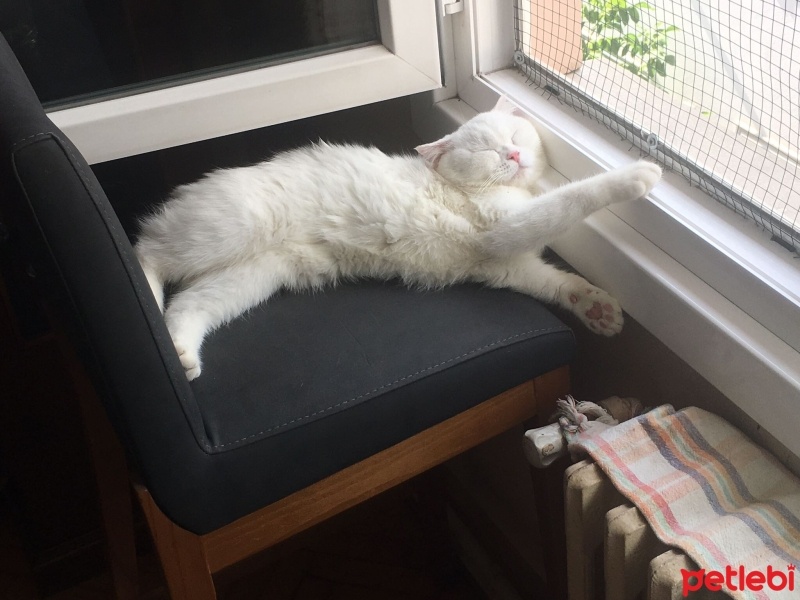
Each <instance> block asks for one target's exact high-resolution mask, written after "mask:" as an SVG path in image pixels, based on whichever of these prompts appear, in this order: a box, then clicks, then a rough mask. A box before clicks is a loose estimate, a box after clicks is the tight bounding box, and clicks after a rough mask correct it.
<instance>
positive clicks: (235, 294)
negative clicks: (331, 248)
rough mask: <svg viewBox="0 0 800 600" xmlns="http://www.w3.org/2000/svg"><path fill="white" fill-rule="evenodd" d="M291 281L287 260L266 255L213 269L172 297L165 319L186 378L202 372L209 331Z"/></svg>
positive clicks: (191, 377) (193, 377) (192, 377)
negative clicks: (204, 347)
mask: <svg viewBox="0 0 800 600" xmlns="http://www.w3.org/2000/svg"><path fill="white" fill-rule="evenodd" d="M287 281H289V272H288V268H287V266H286V264H285V263H284V261H282V260H280V259H278V258H275V257H269V256H267V257H262V258H261V259H259V260H257V261H255V260H254V261H250V262H247V263H242V264H238V265H233V266H230V267H227V268H225V269H223V270H220V271H213V272H211V273H208V274H206V275H203V276H201V277H199V278H197V279H195V280H193V281H192V282H191V283H190V284H189V285H187V286H186V287H185V288H184V289H182V290H181V291H179V292H178V293H177V294H175V296H173V297H172V299H171V301H170V302H169V305H168V306H167V310H166V312H165V313H164V320H165V321H166V324H167V329H168V330H169V333H170V335H171V336H172V342H173V343H174V344H175V350H176V351H177V352H178V357H179V358H180V361H181V364H182V365H183V368H184V369H185V370H186V377H187V378H188V379H189V380H190V381H191V380H192V379H195V378H196V377H198V376H199V375H200V372H201V370H202V364H201V361H200V346H201V345H202V343H203V338H205V336H206V334H208V333H209V332H210V331H212V330H214V329H215V328H217V327H219V326H220V325H222V324H224V323H227V322H228V321H230V320H231V319H234V318H236V317H238V316H239V315H241V314H242V313H244V312H245V311H247V310H248V309H250V308H252V307H253V306H255V305H256V304H258V303H259V302H261V301H263V300H266V299H267V298H268V297H269V296H271V295H272V294H274V293H275V292H276V291H277V290H278V289H279V288H280V287H281V286H282V285H284V284H285V283H286V282H287Z"/></svg>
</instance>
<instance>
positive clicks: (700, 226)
mask: <svg viewBox="0 0 800 600" xmlns="http://www.w3.org/2000/svg"><path fill="white" fill-rule="evenodd" d="M462 1H463V5H464V10H463V13H459V14H456V15H453V17H452V18H451V19H450V20H449V21H446V22H445V26H446V29H445V32H446V33H447V34H448V35H450V34H451V35H452V39H453V44H452V51H451V52H449V53H448V52H446V53H445V54H444V64H445V65H452V67H453V69H454V73H455V74H454V75H453V74H452V73H453V72H450V71H447V70H446V71H445V77H446V81H447V82H448V84H449V85H448V87H447V89H446V90H445V92H446V93H441V92H440V93H438V94H437V95H436V97H435V98H436V99H437V100H439V102H438V104H437V105H435V106H434V108H433V109H432V110H430V111H429V112H425V111H424V110H422V109H420V112H421V114H420V116H419V118H418V120H419V122H420V123H425V124H426V125H427V124H429V123H437V122H438V127H439V129H438V130H437V131H436V133H439V131H441V130H446V129H447V128H452V126H453V125H454V124H457V123H459V122H462V121H463V120H465V119H466V118H469V116H470V111H481V110H488V109H490V108H491V107H492V106H493V104H494V103H495V102H496V101H497V97H498V95H499V94H505V95H506V96H508V97H509V98H510V99H511V100H512V101H514V102H516V103H518V104H519V105H520V106H521V107H522V108H523V109H525V110H526V112H527V113H528V115H529V116H530V118H531V119H532V120H533V121H534V123H535V124H536V126H537V129H538V130H539V132H540V134H541V136H542V139H543V141H544V144H545V148H546V150H547V153H548V158H549V162H550V164H551V166H552V167H553V168H552V170H551V172H550V175H551V176H552V178H553V183H559V182H564V181H565V180H571V179H572V180H574V179H579V178H582V177H586V176H590V175H593V174H595V173H598V172H600V171H602V170H604V169H609V168H615V167H618V166H622V165H624V164H627V163H629V162H630V161H631V160H635V159H637V158H639V157H641V156H642V154H645V155H647V154H649V144H646V145H645V144H641V143H639V144H638V145H637V142H634V141H633V138H638V139H639V140H643V141H646V140H647V139H648V137H649V134H650V133H652V131H646V132H645V133H646V134H647V135H643V132H642V129H644V128H643V127H642V128H637V127H631V126H630V125H628V126H627V127H629V129H630V132H628V130H627V129H626V125H625V123H626V121H625V120H624V119H620V118H619V117H618V116H617V115H616V113H613V112H612V111H610V110H599V111H598V110H596V106H595V105H597V106H600V107H601V108H603V106H602V105H601V104H600V103H598V102H594V104H589V103H588V102H587V105H588V106H590V107H591V108H592V109H595V113H594V114H590V116H594V117H595V118H590V116H587V115H584V114H582V112H587V113H591V111H590V110H588V109H584V110H583V111H582V110H581V105H580V104H577V103H572V102H569V99H568V98H567V96H568V95H569V94H567V93H565V92H572V89H571V88H572V87H578V86H579V85H584V86H585V87H591V83H592V80H591V78H589V77H587V81H584V82H583V83H582V84H580V83H579V84H575V83H573V82H570V81H569V80H568V79H567V77H565V75H568V74H569V73H570V72H574V71H572V69H571V68H570V65H569V62H570V60H572V61H574V63H575V64H579V65H580V64H584V63H588V62H590V61H589V60H584V57H583V50H584V46H583V39H584V38H583V34H584V32H582V31H581V29H582V27H581V25H582V20H583V18H582V12H583V5H582V3H581V1H580V0H552V1H550V0H536V2H537V4H532V3H531V1H530V0H525V1H524V3H523V0H462ZM616 4H619V2H616ZM651 4H652V3H651ZM731 4H732V3H731ZM537 6H538V8H537ZM553 7H562V9H563V11H562V12H561V13H556V12H553V11H551V13H550V15H549V23H548V24H546V25H544V26H542V27H541V28H542V29H544V30H545V31H544V32H541V31H540V32H538V33H535V34H534V32H535V28H534V26H533V20H532V19H531V18H527V20H523V19H521V18H520V12H519V11H520V9H526V11H527V13H528V15H536V14H539V13H536V11H537V10H539V11H540V13H541V10H542V9H543V8H553ZM638 8H639V9H643V8H644V7H638ZM762 12H763V13H764V14H767V13H766V11H762ZM577 15H580V16H577ZM638 16H639V17H640V20H641V15H638ZM657 19H658V20H661V21H664V19H663V18H662V17H660V16H659V17H657ZM630 20H631V19H630V16H629V21H630ZM526 23H527V24H526ZM779 25H780V24H779V23H777V22H776V23H775V27H776V28H779ZM612 29H613V28H612ZM623 31H624V28H623ZM715 31H716V30H715ZM665 33H668V35H669V36H673V35H674V34H675V33H676V31H675V30H671V31H669V32H665ZM759 35H760V34H759ZM548 36H549V37H548ZM445 37H446V36H445ZM539 40H541V43H540V46H539V47H538V48H537V46H536V44H537V42H539ZM556 40H571V43H570V44H566V43H565V42H563V41H562V42H556ZM523 42H524V44H526V45H527V49H528V53H527V54H523V55H520V54H518V53H517V51H519V50H521V49H522V44H523ZM559 44H560V46H559ZM547 46H549V47H551V48H554V51H552V52H551V53H550V55H549V57H548V56H546V55H544V53H543V52H542V49H543V48H545V47H547ZM601 49H602V48H601ZM667 49H669V50H670V51H671V54H673V55H675V56H677V55H676V50H673V47H672V46H671V45H668V46H667ZM610 50H611V51H612V52H613V51H614V48H610ZM537 51H538V52H539V63H540V64H541V65H542V66H541V67H535V66H534V65H535V64H537V63H534V62H533V58H532V57H534V56H535V54H536V52H537ZM637 54H638V53H637ZM783 54H785V52H784V53H783ZM543 57H544V58H543ZM548 58H549V63H548V62H547V59H548ZM594 60H595V64H596V66H597V68H596V71H598V72H600V74H602V71H603V70H605V71H606V72H607V73H608V74H609V77H610V78H611V81H614V79H613V78H614V77H618V78H619V77H624V78H625V79H617V88H616V89H613V90H612V89H608V88H605V92H604V93H605V95H606V96H607V97H609V98H610V99H609V102H611V101H614V100H620V99H621V100H622V103H623V104H624V103H625V102H626V100H627V101H628V103H629V104H632V105H634V104H635V102H636V101H635V100H634V97H635V95H634V94H635V92H637V90H636V86H641V87H642V90H647V91H648V93H649V94H650V95H649V96H647V95H645V99H646V100H649V101H650V102H649V105H650V106H651V107H652V109H653V110H664V109H665V107H667V106H668V102H667V99H665V98H664V96H666V95H667V92H666V91H665V90H664V89H662V88H663V85H662V86H661V87H659V85H660V84H658V80H656V84H655V85H654V86H651V84H652V81H645V78H643V77H639V76H638V75H636V74H634V73H633V72H632V71H630V70H627V69H626V68H625V65H624V64H622V63H620V62H618V61H614V60H611V59H610V58H609V57H608V56H605V55H603V56H601V57H600V58H596V59H594ZM662 60H663V63H664V65H663V68H662V66H661V65H656V64H655V63H653V67H652V69H653V70H654V71H655V73H656V76H657V77H663V75H660V73H659V70H663V71H665V72H666V73H667V74H669V73H670V72H671V71H672V68H673V67H677V66H678V65H679V64H680V63H679V62H678V61H677V60H676V65H672V64H671V62H672V59H669V60H666V58H664V59H662ZM782 60H784V61H785V60H786V59H785V58H783V59H782ZM520 63H522V66H523V67H524V69H521V68H520V66H521V65H520ZM598 63H600V64H598ZM640 65H641V63H640ZM534 68H540V69H541V71H542V72H544V73H545V74H546V75H547V76H548V77H551V79H550V80H549V81H555V85H554V87H553V89H547V88H546V87H545V86H546V85H547V83H544V85H535V84H532V81H531V79H532V77H533V76H536V75H535V74H534V75H530V71H531V70H532V69H534ZM559 68H561V69H562V70H563V71H564V72H563V73H560V72H559V71H558V69H559ZM640 68H641V67H640ZM612 69H613V70H612ZM618 71H620V72H622V75H619V74H618V73H617V72H618ZM628 76H630V77H628ZM639 80H641V81H642V82H643V83H640V82H639ZM549 81H548V83H549ZM595 82H596V89H600V90H603V89H604V88H603V87H602V83H603V79H602V78H598V77H597V74H595ZM634 84H635V85H634ZM792 89H794V90H796V89H797V88H796V87H793V88H792ZM656 90H657V91H656ZM578 91H580V90H578ZM556 92H558V93H556ZM733 92H734V91H733V90H732V89H731V90H730V94H729V95H728V96H727V98H728V100H727V101H728V103H731V100H730V98H732V97H733V96H732V94H733ZM657 93H658V94H660V95H659V96H656V94H657ZM790 94H791V91H790ZM575 95H576V96H577V94H575ZM456 96H457V98H456ZM790 97H791V96H790ZM722 100H723V98H722V97H720V98H719V103H720V104H721V103H722ZM669 102H670V103H671V102H672V99H669ZM731 106H732V108H736V105H733V104H731ZM740 106H741V105H740ZM637 107H638V105H634V106H633V108H637ZM703 108H706V106H704V107H703ZM792 110H794V109H792ZM730 112H734V111H733V110H731V111H730ZM473 114H474V112H473ZM670 114H671V113H670V111H669V110H667V115H670ZM700 117H701V118H703V117H704V115H700ZM781 118H783V117H781ZM437 120H438V121H437ZM698 120H699V119H698ZM795 120H796V119H795ZM791 123H792V122H791V121H790V122H789V125H788V126H789V128H790V129H789V130H790V131H796V126H795V127H794V129H792V125H791ZM606 125H611V126H612V127H614V128H615V129H609V128H608V127H606ZM675 129H676V130H677V133H678V134H679V137H680V136H684V137H687V136H686V134H684V133H681V130H680V129H678V128H677V127H675ZM683 131H689V129H687V128H686V127H684V128H683ZM671 133H672V132H670V131H666V132H658V133H657V136H658V138H657V139H656V140H655V141H656V144H655V145H656V150H659V151H661V153H662V154H664V153H663V148H666V147H667V145H666V140H668V139H669V137H670V135H671ZM634 134H635V135H634ZM688 137H689V138H692V137H693V136H688ZM650 139H651V140H653V139H654V138H650ZM689 141H693V140H692V139H689ZM772 143H773V144H775V143H776V142H775V141H773V142H772ZM662 158H663V157H662ZM670 158H671V157H670ZM675 170H676V171H678V168H676V169H675ZM742 170H743V171H744V170H746V169H744V168H743V169H742ZM751 210H752V209H751ZM778 212H779V213H780V209H778ZM773 216H774V215H773ZM757 223H758V221H749V220H746V219H744V218H742V217H741V216H740V215H737V214H736V213H735V212H734V211H732V210H730V209H729V208H728V207H726V206H724V205H723V204H722V203H720V202H718V201H716V200H714V199H712V197H711V196H709V194H708V193H707V192H706V191H704V189H703V188H701V186H700V185H698V184H697V182H695V183H694V184H691V185H690V184H689V182H687V180H686V178H685V177H683V176H681V174H679V173H675V172H667V173H665V176H664V179H663V181H662V182H661V183H660V184H659V185H658V186H656V188H655V189H654V191H653V193H651V194H650V196H649V198H648V199H647V200H646V201H639V202H631V203H623V204H615V205H613V206H611V207H609V208H608V209H605V210H603V211H600V212H598V213H596V214H595V215H593V216H592V217H590V218H589V219H587V220H586V221H585V222H583V223H581V224H579V225H577V226H575V227H573V228H572V230H571V231H570V232H568V233H567V234H565V235H564V236H562V237H561V238H559V239H558V240H556V242H555V243H554V244H553V245H552V246H553V249H554V250H555V251H556V252H557V253H558V254H559V255H560V256H561V257H562V258H564V259H565V260H567V262H569V263H570V264H571V265H572V266H573V267H575V268H576V269H577V270H579V271H581V272H582V273H583V275H585V276H586V277H587V278H588V279H589V280H592V281H594V282H595V283H597V284H598V285H600V286H602V287H605V288H606V289H608V291H609V292H611V293H612V294H614V295H615V296H617V297H618V298H619V300H620V302H621V304H622V305H623V307H624V309H625V310H626V312H628V313H629V314H630V315H631V316H632V317H633V318H634V319H636V320H637V321H638V322H639V323H640V324H641V325H643V326H644V327H645V328H646V329H648V330H649V331H650V332H651V333H652V334H653V335H655V336H656V337H657V338H658V339H659V340H661V342H663V343H664V344H666V346H667V347H669V348H670V349H671V350H672V351H673V352H675V354H676V355H677V356H679V357H680V358H681V359H683V360H684V361H685V362H687V363H688V364H689V365H691V366H692V367H693V368H694V369H695V370H696V371H697V372H698V373H700V375H702V376H703V377H705V378H706V379H707V380H708V381H709V382H711V383H712V384H713V385H715V386H716V387H717V388H718V389H719V390H720V391H721V392H722V393H724V394H725V395H726V396H727V397H728V398H729V399H730V400H731V401H733V402H734V403H735V404H737V405H738V406H739V407H740V408H742V409H743V410H744V411H745V412H746V413H747V414H749V415H750V416H751V417H752V418H753V419H755V420H756V421H757V422H758V423H760V424H761V425H762V426H763V427H764V428H765V429H766V430H767V431H769V432H770V433H771V434H772V435H773V436H775V437H776V438H777V439H778V440H779V441H780V442H782V443H783V444H784V445H785V446H786V447H787V448H789V449H790V450H791V451H792V452H794V453H800V441H799V440H800V438H798V437H797V436H796V435H795V429H796V423H797V407H798V404H797V403H798V398H800V328H798V327H797V323H798V315H799V314H800V264H799V263H800V261H798V260H797V254H796V252H794V251H792V250H789V249H787V248H786V246H785V245H779V244H776V243H774V242H772V241H770V238H771V237H772V236H773V235H775V232H773V231H768V230H766V231H765V229H764V225H765V224H766V223H759V224H758V225H757ZM623 335H624V333H623Z"/></svg>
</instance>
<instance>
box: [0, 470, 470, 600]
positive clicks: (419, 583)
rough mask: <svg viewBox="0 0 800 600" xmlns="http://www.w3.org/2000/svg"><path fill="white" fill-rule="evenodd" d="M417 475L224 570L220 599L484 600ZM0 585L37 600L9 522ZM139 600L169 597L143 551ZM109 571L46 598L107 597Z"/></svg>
mask: <svg viewBox="0 0 800 600" xmlns="http://www.w3.org/2000/svg"><path fill="white" fill-rule="evenodd" d="M432 498H435V494H431V487H430V485H429V484H428V483H423V484H421V483H420V481H418V480H415V481H412V482H411V483H409V484H406V485H403V486H401V487H399V488H397V489H395V490H391V491H390V492H388V493H386V494H383V495H381V496H379V497H378V498H376V499H373V500H371V501H369V502H367V503H365V504H363V505H361V506H359V507H357V508H355V509H353V510H351V511H348V512H346V513H344V514H343V515H340V516H339V517H337V518H335V519H332V520H331V521H329V522H327V523H325V524H323V525H321V526H319V527H317V528H315V529H314V530H312V531H310V532H307V533H305V534H302V535H301V536H298V537H297V538H295V539H293V540H290V541H289V542H287V543H285V544H282V545H281V546H279V547H277V548H275V549H272V550H271V551H269V552H268V553H267V554H265V555H263V556H260V557H257V558H256V559H253V560H251V561H249V562H248V563H247V564H244V565H239V566H237V567H235V571H234V570H232V571H229V572H226V573H222V574H221V575H220V576H219V578H218V579H217V586H218V592H219V597H220V599H221V600H284V599H285V600H321V599H327V600H338V599H342V600H344V599H347V600H360V599H364V600H395V599H396V600H405V599H407V600H426V599H431V600H433V599H437V600H462V599H463V600H485V598H486V596H485V595H483V593H482V592H481V590H480V589H479V588H478V586H477V585H476V584H475V583H474V581H473V580H472V579H471V577H470V576H469V574H468V573H467V572H466V570H465V569H464V568H463V566H462V565H461V564H460V563H459V562H458V560H457V559H456V557H455V553H454V551H453V546H452V544H451V542H450V539H449V534H448V532H447V528H446V525H445V520H444V519H445V517H444V511H443V507H442V506H440V505H439V503H438V501H437V500H435V499H432ZM0 552H2V558H3V560H2V562H0V590H5V593H10V595H8V596H6V595H2V594H0V596H2V597H3V599H4V600H5V599H6V598H8V600H35V599H38V598H40V596H38V595H37V593H36V589H35V586H34V585H33V582H32V580H31V578H30V576H29V575H27V573H26V567H25V561H24V558H23V556H22V554H21V552H20V551H19V543H18V540H14V539H13V536H12V535H11V534H10V529H9V527H7V526H5V527H2V526H0ZM140 568H141V579H142V581H141V588H142V589H141V596H140V597H141V598H142V599H143V600H145V599H146V600H168V595H167V593H166V590H165V587H164V582H163V578H162V576H161V572H160V568H159V566H158V563H157V561H156V560H155V557H154V556H153V555H152V554H151V553H150V552H149V551H147V550H145V552H144V554H143V556H142V557H141V565H140ZM110 589H111V588H110V582H109V578H108V576H107V575H105V576H100V577H97V578H94V579H91V580H89V581H86V582H84V583H82V584H80V585H78V586H76V587H74V588H72V589H69V590H65V591H62V592H59V593H57V594H55V595H51V596H49V597H48V600H108V599H109V598H110V597H111V593H110Z"/></svg>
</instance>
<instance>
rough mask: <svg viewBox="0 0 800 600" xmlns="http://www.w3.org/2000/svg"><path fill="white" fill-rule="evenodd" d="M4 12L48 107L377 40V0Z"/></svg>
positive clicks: (82, 5)
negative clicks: (375, 3)
mask: <svg viewBox="0 0 800 600" xmlns="http://www.w3.org/2000/svg"><path fill="white" fill-rule="evenodd" d="M2 12H5V13H6V14H5V15H0V23H2V32H3V35H4V36H5V37H6V39H7V41H8V43H9V45H10V46H11V48H12V49H13V50H14V52H15V54H16V55H17V58H18V59H19V61H20V63H21V64H22V66H23V68H24V69H25V71H26V73H27V74H28V76H29V78H30V80H31V83H32V84H33V86H34V89H35V90H36V92H37V94H38V95H39V99H40V100H41V101H42V102H43V103H44V104H45V106H63V105H64V104H69V103H75V102H86V101H90V100H96V99H98V98H101V97H103V96H109V95H119V94H121V93H131V92H134V91H141V90H142V89H147V88H153V87H158V86H164V85H168V84H173V85H174V84H176V83H179V82H180V81H185V80H186V79H191V78H195V79H197V78H203V77H205V78H207V77H209V76H213V75H214V74H218V73H219V72H221V71H223V70H228V71H229V70H236V69H239V70H241V69H248V68H250V69H252V68H255V67H261V66H264V65H266V64H271V63H276V62H280V61H287V60H292V59H297V58H300V57H308V56H311V55H314V54H322V53H326V52H332V51H335V50H341V49H343V48H354V47H358V46H363V45H365V44H369V43H377V42H378V41H379V32H378V24H377V13H376V10H375V5H374V2H373V0H344V1H340V2H332V1H331V0H304V1H301V2H295V1H294V0H273V1H270V2H261V1H258V0H228V1H226V2H220V1H205V2H189V1H187V0H164V1H159V2H151V1H142V0H140V1H135V0H124V1H117V2H110V1H108V0H70V1H66V2H57V3H53V2H48V1H47V0H22V1H19V2H15V3H13V9H12V4H9V3H7V5H6V6H5V8H4V9H2Z"/></svg>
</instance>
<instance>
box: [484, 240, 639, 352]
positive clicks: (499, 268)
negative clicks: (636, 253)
mask: <svg viewBox="0 0 800 600" xmlns="http://www.w3.org/2000/svg"><path fill="white" fill-rule="evenodd" d="M479 278H480V279H481V280H482V281H483V282H484V283H487V284H488V285H491V286H492V287H501V288H510V289H513V290H516V291H518V292H522V293H524V294H528V295H530V296H533V297H534V298H536V299H538V300H542V301H543V302H548V303H552V304H557V305H559V306H561V307H562V308H565V309H566V310H568V311H570V312H572V313H574V314H575V315H576V316H577V317H578V318H579V319H580V320H581V322H583V324H584V325H586V327H588V328H589V329H590V330H591V331H593V332H594V333H597V334H599V335H604V336H612V335H616V334H617V333H619V332H620V331H622V325H623V322H624V318H623V315H622V309H621V308H620V305H619V302H617V300H616V299H614V298H613V297H612V296H611V295H610V294H608V293H607V292H605V291H604V290H601V289H600V288H598V287H596V286H594V285H592V284H591V283H589V282H588V281H586V280H585V279H584V278H583V277H581V276H580V275H576V274H574V273H567V272H565V271H562V270H560V269H557V268H556V267H554V266H553V265H550V264H547V263H546V262H545V261H544V260H542V259H541V258H540V257H539V256H538V255H536V254H534V253H527V254H523V255H520V256H516V257H513V258H509V259H506V260H497V261H493V262H491V263H486V264H484V265H483V266H482V267H481V273H480V275H479Z"/></svg>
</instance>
